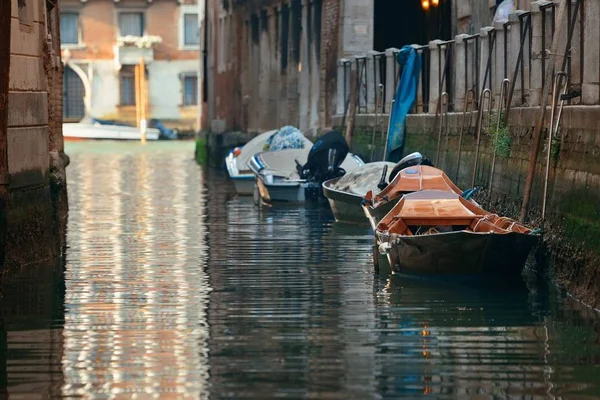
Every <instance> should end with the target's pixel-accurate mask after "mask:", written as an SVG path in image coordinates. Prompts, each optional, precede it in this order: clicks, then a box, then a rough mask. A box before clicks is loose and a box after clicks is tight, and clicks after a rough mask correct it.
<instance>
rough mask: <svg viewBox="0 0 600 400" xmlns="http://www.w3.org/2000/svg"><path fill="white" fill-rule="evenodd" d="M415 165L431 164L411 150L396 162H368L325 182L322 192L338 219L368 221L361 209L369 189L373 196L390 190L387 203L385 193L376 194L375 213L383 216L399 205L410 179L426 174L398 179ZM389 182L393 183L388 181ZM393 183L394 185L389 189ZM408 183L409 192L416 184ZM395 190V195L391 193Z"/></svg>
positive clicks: (404, 175)
mask: <svg viewBox="0 0 600 400" xmlns="http://www.w3.org/2000/svg"><path fill="white" fill-rule="evenodd" d="M415 165H430V162H429V160H427V159H426V158H424V157H423V156H422V155H421V154H420V153H412V154H409V155H408V156H406V157H404V158H403V159H402V160H400V162H398V163H397V164H395V165H394V164H393V163H389V162H374V163H369V164H366V165H363V166H362V167H360V168H358V169H356V170H355V171H353V172H352V173H349V174H346V175H345V176H343V177H341V178H336V179H331V180H328V181H326V182H324V183H323V194H324V195H325V197H326V198H327V199H328V200H329V204H330V205H331V209H332V210H333V214H334V215H335V219H336V220H338V221H345V222H358V223H367V220H366V219H365V214H364V212H363V209H362V204H363V200H364V199H365V197H366V196H367V193H369V192H370V193H371V195H370V198H372V197H373V196H372V193H373V192H379V191H382V193H384V192H385V193H387V195H384V196H387V198H389V197H391V200H389V202H387V203H388V204H385V205H383V203H386V202H385V201H383V200H382V198H383V197H384V196H382V195H381V194H379V195H378V197H377V201H378V204H377V207H378V209H377V211H373V212H374V213H375V212H377V213H378V214H381V215H380V217H383V216H384V215H385V214H387V212H388V211H389V210H391V209H392V207H393V206H394V204H396V202H397V201H398V200H399V196H401V193H403V191H404V189H407V188H408V187H407V184H408V182H407V179H409V178H410V179H412V180H415V179H422V178H421V177H422V175H423V174H421V173H419V174H417V176H413V175H408V174H406V173H404V174H403V177H402V179H401V180H400V178H398V179H395V178H397V176H398V174H399V173H401V171H402V170H404V169H406V168H408V167H411V166H415ZM419 172H420V170H419ZM440 172H441V171H440ZM442 174H443V173H442ZM407 175H408V178H407ZM388 182H390V183H389V184H388ZM390 186H393V187H392V188H390ZM408 186H410V187H409V189H411V190H406V191H413V190H412V188H413V187H415V186H416V185H415V184H414V183H413V184H408ZM392 193H393V194H394V195H393V196H391V195H392Z"/></svg>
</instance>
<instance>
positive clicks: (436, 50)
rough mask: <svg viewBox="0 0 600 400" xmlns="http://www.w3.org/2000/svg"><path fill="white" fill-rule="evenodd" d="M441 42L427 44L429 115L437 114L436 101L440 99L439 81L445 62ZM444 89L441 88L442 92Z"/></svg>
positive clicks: (435, 41)
mask: <svg viewBox="0 0 600 400" xmlns="http://www.w3.org/2000/svg"><path fill="white" fill-rule="evenodd" d="M440 43H443V42H442V41H441V40H432V41H431V42H429V55H430V63H429V113H430V114H435V113H436V112H437V106H438V101H439V99H440V81H441V78H442V71H443V70H444V64H445V61H446V57H445V53H444V49H443V48H442V47H441V46H440ZM443 90H444V88H442V91H443Z"/></svg>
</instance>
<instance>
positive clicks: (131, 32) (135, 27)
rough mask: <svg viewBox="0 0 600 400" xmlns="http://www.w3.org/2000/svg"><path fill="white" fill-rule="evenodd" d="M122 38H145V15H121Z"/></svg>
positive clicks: (130, 13)
mask: <svg viewBox="0 0 600 400" xmlns="http://www.w3.org/2000/svg"><path fill="white" fill-rule="evenodd" d="M119 33H120V35H121V36H144V14H143V13H141V12H122V13H119Z"/></svg>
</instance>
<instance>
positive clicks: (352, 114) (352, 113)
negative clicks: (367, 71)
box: [346, 69, 358, 146]
mask: <svg viewBox="0 0 600 400" xmlns="http://www.w3.org/2000/svg"><path fill="white" fill-rule="evenodd" d="M357 84H358V78H357V71H356V70H354V69H353V70H352V71H351V72H350V105H349V107H348V111H349V115H348V125H347V126H346V142H348V146H352V136H353V135H354V120H355V118H356V100H357V99H358V93H357V92H358V85H357Z"/></svg>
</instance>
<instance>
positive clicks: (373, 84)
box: [365, 50, 379, 113]
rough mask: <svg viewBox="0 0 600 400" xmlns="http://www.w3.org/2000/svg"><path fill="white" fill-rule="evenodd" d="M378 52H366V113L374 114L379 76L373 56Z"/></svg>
mask: <svg viewBox="0 0 600 400" xmlns="http://www.w3.org/2000/svg"><path fill="white" fill-rule="evenodd" d="M377 54H379V52H377V51H374V50H370V51H368V52H367V76H366V79H365V80H366V82H367V112H368V113H373V112H375V96H376V93H377V82H378V79H377V77H378V76H379V68H375V55H377Z"/></svg>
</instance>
